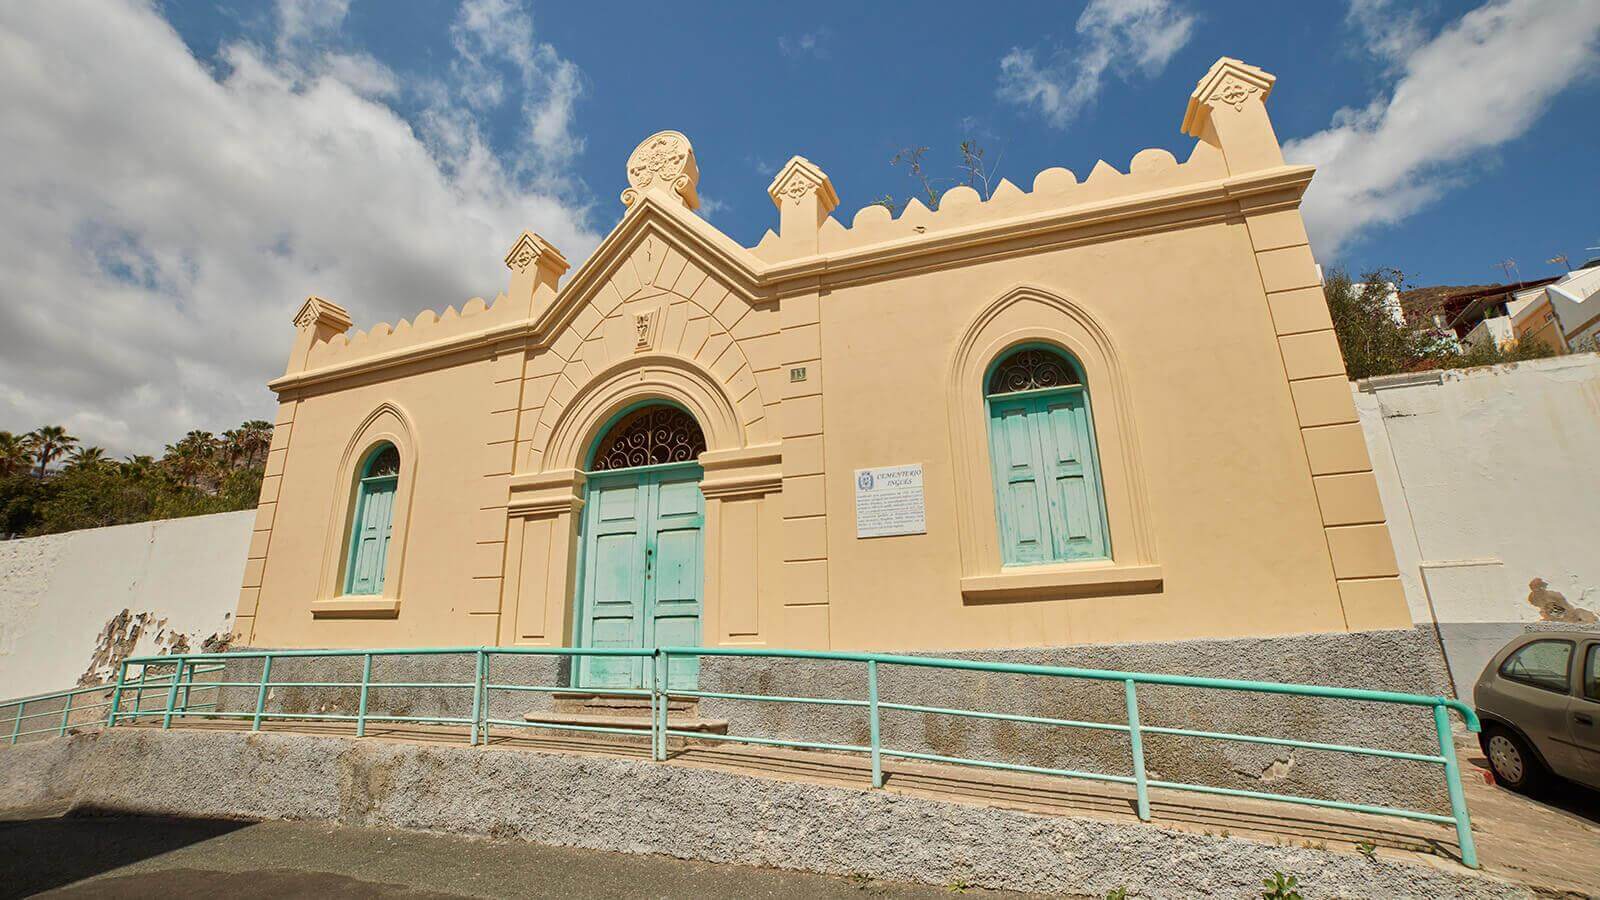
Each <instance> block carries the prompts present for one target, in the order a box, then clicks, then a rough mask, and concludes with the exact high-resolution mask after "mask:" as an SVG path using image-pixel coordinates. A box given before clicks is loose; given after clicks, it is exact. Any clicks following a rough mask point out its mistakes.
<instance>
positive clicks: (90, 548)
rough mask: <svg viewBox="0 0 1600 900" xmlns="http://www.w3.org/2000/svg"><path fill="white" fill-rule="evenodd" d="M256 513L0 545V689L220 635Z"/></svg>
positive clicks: (64, 683) (51, 680)
mask: <svg viewBox="0 0 1600 900" xmlns="http://www.w3.org/2000/svg"><path fill="white" fill-rule="evenodd" d="M254 518H255V512H254V511H250V512H235V513H221V514H218V515H212V516H195V517H193V518H187V519H170V520H165V521H160V522H145V523H141V524H138V525H119V526H116V527H114V528H92V529H88V530H84V531H74V532H69V533H67V534H58V535H50V536H48V537H39V538H27V539H25V540H15V541H3V542H0V697H16V696H22V695H27V694H36V693H41V692H44V691H51V690H60V689H62V688H66V687H70V686H72V685H75V684H78V683H79V682H80V681H85V680H86V679H87V680H88V681H93V680H98V679H99V678H103V677H104V676H105V675H106V674H107V673H109V672H110V671H111V669H112V667H113V666H114V665H115V662H116V661H117V660H120V659H121V658H122V657H123V656H127V655H130V654H132V653H160V652H165V651H169V650H180V649H183V648H185V647H186V648H188V649H191V650H195V651H198V650H200V649H201V648H202V647H203V646H205V645H206V643H207V642H208V641H211V642H213V646H214V645H215V642H217V641H223V640H226V638H227V637H228V635H229V633H230V632H231V631H232V629H233V610H234V605H235V603H236V602H237V600H238V596H239V587H238V583H239V572H240V570H241V569H242V568H243V567H244V559H245V548H246V546H247V545H248V544H249V542H250V524H251V522H252V521H253V520H254Z"/></svg>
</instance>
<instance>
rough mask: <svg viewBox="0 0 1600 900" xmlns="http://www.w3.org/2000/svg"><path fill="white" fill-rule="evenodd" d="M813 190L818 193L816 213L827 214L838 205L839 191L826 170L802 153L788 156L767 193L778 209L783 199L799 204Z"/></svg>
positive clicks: (781, 206) (780, 207) (781, 207)
mask: <svg viewBox="0 0 1600 900" xmlns="http://www.w3.org/2000/svg"><path fill="white" fill-rule="evenodd" d="M813 191H815V192H816V194H817V205H818V206H819V207H820V209H819V213H818V214H819V216H826V215H828V214H829V213H831V212H833V211H834V210H835V209H837V208H838V207H839V194H838V192H837V191H835V190H834V189H833V181H832V180H831V179H829V178H828V173H826V172H824V171H822V170H821V169H819V168H817V164H816V163H814V162H812V161H811V160H809V159H806V158H805V157H804V156H795V157H791V158H790V159H789V161H788V162H787V163H785V164H784V166H783V168H782V169H779V170H778V174H777V175H776V176H774V177H773V179H772V183H771V184H769V185H767V196H769V197H771V198H772V205H773V206H776V207H778V209H780V210H781V209H783V204H784V203H785V202H788V203H799V202H800V201H801V199H803V198H804V197H805V196H806V195H807V194H809V193H811V192H813Z"/></svg>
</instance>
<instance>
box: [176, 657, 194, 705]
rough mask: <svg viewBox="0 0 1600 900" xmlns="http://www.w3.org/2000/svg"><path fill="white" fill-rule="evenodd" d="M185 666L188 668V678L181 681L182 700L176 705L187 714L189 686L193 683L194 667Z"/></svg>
mask: <svg viewBox="0 0 1600 900" xmlns="http://www.w3.org/2000/svg"><path fill="white" fill-rule="evenodd" d="M186 668H187V669H188V679H187V680H186V681H184V683H183V702H182V703H180V704H179V705H178V707H179V708H180V709H182V710H183V712H184V714H185V715H188V713H189V686H190V685H192V684H194V670H195V667H194V666H193V665H190V666H187V667H186Z"/></svg>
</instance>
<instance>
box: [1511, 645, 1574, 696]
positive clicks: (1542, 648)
mask: <svg viewBox="0 0 1600 900" xmlns="http://www.w3.org/2000/svg"><path fill="white" fill-rule="evenodd" d="M1571 665H1572V642H1571V641H1534V642H1533V643H1531V644H1529V645H1527V646H1526V647H1523V648H1522V649H1520V650H1518V651H1517V652H1515V653H1513V654H1511V655H1510V656H1508V657H1506V661H1505V662H1504V663H1502V664H1501V666H1500V674H1501V675H1504V676H1505V677H1507V678H1509V679H1511V680H1512V681H1520V682H1522V683H1523V684H1529V685H1533V686H1534V687H1537V688H1544V689H1545V690H1547V691H1560V692H1561V693H1563V694H1565V693H1566V692H1567V672H1569V671H1570V668H1569V667H1570V666H1571Z"/></svg>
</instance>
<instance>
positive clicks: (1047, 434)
mask: <svg viewBox="0 0 1600 900" xmlns="http://www.w3.org/2000/svg"><path fill="white" fill-rule="evenodd" d="M985 392H986V394H987V399H988V403H989V450H990V455H991V457H992V458H993V461H994V494H995V505H996V510H995V512H996V515H997V517H998V519H999V523H1000V556H1001V560H1002V562H1004V563H1005V564H1007V565H1026V564H1030V563H1047V562H1064V561H1068V560H1079V559H1104V558H1107V557H1109V556H1110V555H1111V540H1110V537H1109V534H1108V532H1107V529H1106V513H1105V499H1104V495H1103V494H1102V493H1101V484H1100V461H1099V457H1098V454H1097V452H1096V450H1095V440H1094V418H1093V416H1091V415H1090V412H1089V388H1088V386H1087V385H1086V384H1084V379H1083V373H1082V370H1081V369H1080V368H1079V367H1078V364H1077V362H1076V361H1075V360H1073V359H1072V358H1071V357H1069V356H1067V355H1066V354H1065V353H1062V352H1061V351H1059V350H1057V349H1055V348H1053V347H1044V346H1027V347H1023V348H1020V349H1017V350H1013V351H1012V352H1011V353H1009V354H1008V355H1006V356H1005V357H1003V358H1001V359H1000V361H999V362H997V363H996V364H995V365H994V367H993V368H992V369H991V371H990V373H989V377H988V379H987V380H986V391H985Z"/></svg>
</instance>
